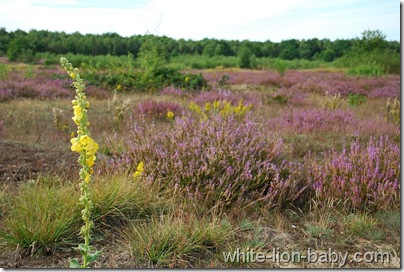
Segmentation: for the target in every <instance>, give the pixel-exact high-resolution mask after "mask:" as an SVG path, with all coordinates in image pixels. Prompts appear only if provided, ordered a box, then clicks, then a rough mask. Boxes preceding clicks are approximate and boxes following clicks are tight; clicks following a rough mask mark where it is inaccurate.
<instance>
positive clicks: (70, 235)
mask: <svg viewBox="0 0 404 272" xmlns="http://www.w3.org/2000/svg"><path fill="white" fill-rule="evenodd" d="M75 193H76V192H75V189H74V186H72V185H66V186H63V187H60V188H58V187H55V186H48V185H47V184H46V183H42V182H40V180H38V181H37V182H36V183H34V184H32V183H28V184H26V185H23V186H22V187H21V188H20V190H19V193H18V194H17V196H15V197H14V199H13V201H12V204H11V207H10V212H9V214H8V217H7V219H6V220H5V222H4V231H1V232H0V239H1V240H3V241H4V242H5V245H6V246H8V247H16V248H17V247H18V248H20V249H21V250H22V251H25V250H29V251H31V252H37V251H40V252H49V251H53V250H55V249H57V248H62V247H66V246H68V245H70V244H71V243H72V242H73V241H74V240H75V239H76V236H75V234H76V230H77V228H78V225H79V223H80V218H79V216H78V214H79V213H78V207H77V204H76V199H75V197H74V196H75Z"/></svg>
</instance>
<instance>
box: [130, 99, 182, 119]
mask: <svg viewBox="0 0 404 272" xmlns="http://www.w3.org/2000/svg"><path fill="white" fill-rule="evenodd" d="M182 111H183V109H182V107H181V105H179V104H176V103H173V102H164V101H160V102H156V101H154V100H146V101H144V102H141V103H140V104H139V105H138V106H137V107H136V108H135V113H136V114H137V115H141V116H142V117H144V118H151V119H161V120H165V119H166V118H167V113H168V112H172V113H173V114H174V115H175V116H178V115H180V114H182Z"/></svg>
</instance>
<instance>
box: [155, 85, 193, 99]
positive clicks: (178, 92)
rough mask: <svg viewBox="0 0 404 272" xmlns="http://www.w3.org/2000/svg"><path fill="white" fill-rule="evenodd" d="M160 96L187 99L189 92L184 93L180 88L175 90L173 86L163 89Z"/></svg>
mask: <svg viewBox="0 0 404 272" xmlns="http://www.w3.org/2000/svg"><path fill="white" fill-rule="evenodd" d="M160 94H162V95H168V96H174V97H187V96H188V95H189V92H184V91H183V90H181V89H180V88H177V87H174V86H168V87H164V88H163V89H162V90H161V92H160Z"/></svg>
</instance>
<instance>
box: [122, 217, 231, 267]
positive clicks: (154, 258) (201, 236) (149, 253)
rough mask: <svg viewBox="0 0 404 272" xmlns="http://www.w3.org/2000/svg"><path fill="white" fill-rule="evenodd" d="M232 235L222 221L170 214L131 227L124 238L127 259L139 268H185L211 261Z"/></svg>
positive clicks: (225, 221) (229, 240) (228, 225)
mask: <svg viewBox="0 0 404 272" xmlns="http://www.w3.org/2000/svg"><path fill="white" fill-rule="evenodd" d="M234 233H235V230H234V228H233V226H232V225H231V223H230V222H229V221H227V220H224V219H219V218H216V217H213V218H202V219H198V218H197V217H196V216H194V215H192V214H184V215H181V214H177V213H171V214H168V215H162V216H159V217H153V218H152V219H151V220H150V221H149V222H147V221H142V222H140V223H134V224H133V226H132V227H130V228H128V229H127V230H125V231H124V236H125V239H126V240H127V241H128V244H129V248H130V252H131V255H132V256H133V257H134V258H135V259H136V261H137V262H140V263H141V266H142V267H144V266H146V267H189V265H190V264H191V263H196V264H200V263H201V262H205V261H208V260H209V259H212V258H213V259H214V258H215V256H216V255H215V254H216V253H217V252H219V251H220V249H224V248H225V246H226V244H229V243H232V242H233V241H234V235H233V234H234Z"/></svg>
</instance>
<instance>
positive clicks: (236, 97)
mask: <svg viewBox="0 0 404 272" xmlns="http://www.w3.org/2000/svg"><path fill="white" fill-rule="evenodd" d="M193 101H194V102H195V103H196V104H198V105H201V106H202V105H205V104H206V103H213V102H214V101H228V102H230V103H231V104H232V105H233V106H237V105H238V104H239V103H240V101H242V103H243V104H245V105H249V104H251V105H252V106H253V107H256V106H259V105H260V103H261V101H259V100H258V99H257V97H256V96H255V95H252V94H248V93H236V92H232V91H230V90H221V89H219V90H212V91H207V92H202V93H200V94H199V95H197V96H196V97H195V98H194V99H193Z"/></svg>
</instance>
